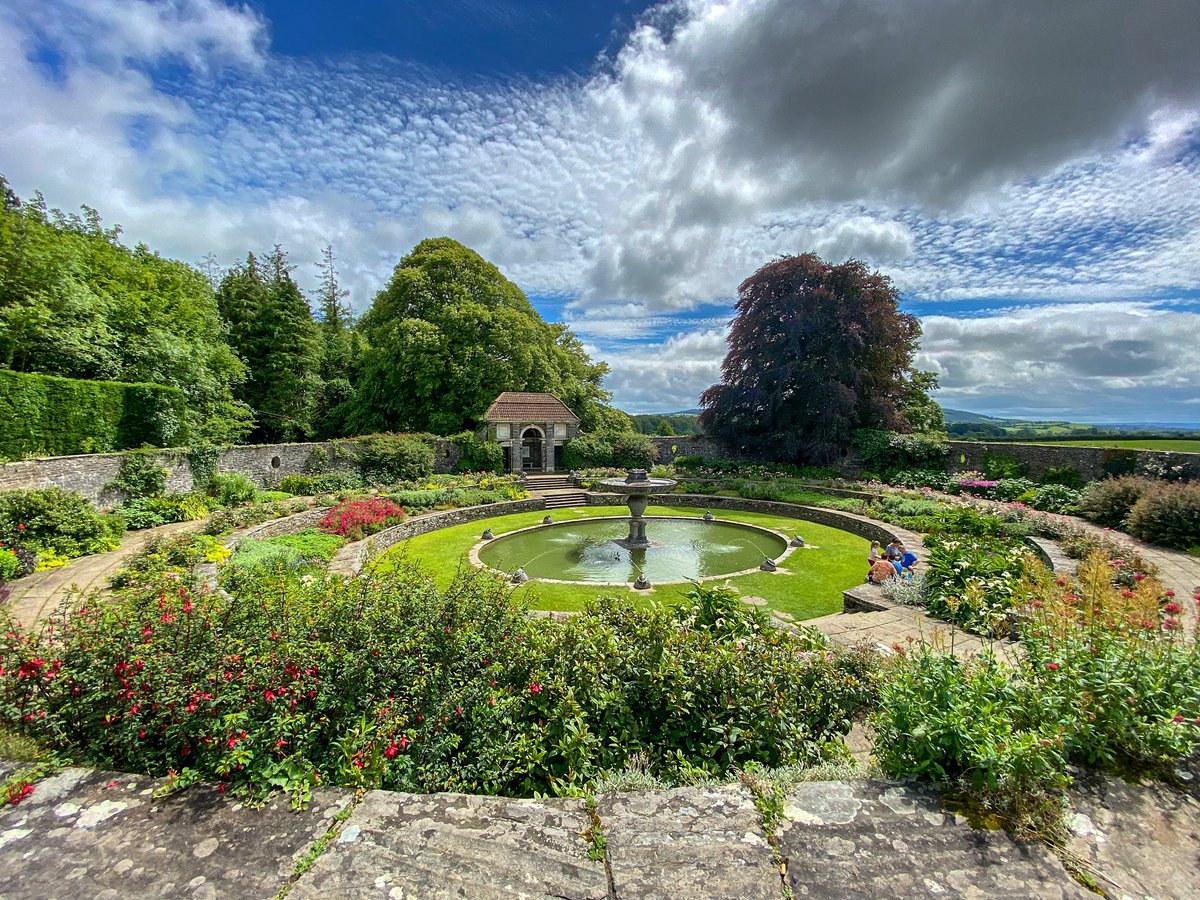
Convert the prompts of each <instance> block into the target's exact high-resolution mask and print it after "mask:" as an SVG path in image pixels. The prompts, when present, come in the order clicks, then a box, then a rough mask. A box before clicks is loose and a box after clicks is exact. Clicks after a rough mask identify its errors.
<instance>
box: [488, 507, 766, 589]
mask: <svg viewBox="0 0 1200 900" xmlns="http://www.w3.org/2000/svg"><path fill="white" fill-rule="evenodd" d="M628 532H629V520H628V519H625V518H620V519H584V520H582V521H579V522H564V523H562V524H560V525H545V526H542V527H539V528H530V529H527V530H524V531H517V532H514V533H513V534H510V535H507V536H502V537H499V538H496V540H494V541H491V542H489V543H487V544H485V545H484V546H483V547H482V548H480V550H479V559H480V561H481V562H482V563H483V564H484V565H487V566H490V567H491V568H493V569H498V570H500V571H501V572H513V571H514V570H516V569H517V568H522V569H524V570H525V574H527V575H528V576H529V577H530V578H551V579H555V580H558V581H586V582H594V583H595V582H631V581H634V580H635V579H636V578H637V576H638V573H639V572H644V573H645V575H646V577H647V578H649V579H650V581H651V582H653V583H655V584H663V583H665V582H669V581H683V580H685V579H688V578H708V577H710V576H713V575H727V574H729V573H731V572H741V571H743V570H745V569H754V568H757V566H758V564H759V563H761V562H762V561H763V557H765V556H769V557H771V558H772V559H775V558H777V557H779V556H780V555H782V554H783V552H784V550H785V549H786V548H787V541H785V540H784V539H783V538H782V537H780V536H779V535H777V534H775V533H774V532H771V531H767V530H766V529H762V528H755V527H754V526H751V525H738V524H735V523H732V522H705V521H703V520H700V519H668V518H657V517H650V518H648V519H647V520H646V533H647V535H648V536H649V538H650V540H651V541H652V542H653V546H651V547H648V548H646V549H638V550H627V549H626V548H624V547H622V546H621V545H620V544H619V543H618V541H619V540H621V539H622V538H624V537H626V535H627V534H628Z"/></svg>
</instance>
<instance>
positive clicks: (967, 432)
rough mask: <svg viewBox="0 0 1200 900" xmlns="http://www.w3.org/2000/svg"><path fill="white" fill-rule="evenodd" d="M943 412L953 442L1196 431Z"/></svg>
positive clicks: (1150, 435)
mask: <svg viewBox="0 0 1200 900" xmlns="http://www.w3.org/2000/svg"><path fill="white" fill-rule="evenodd" d="M942 412H943V413H944V414H945V416H946V433H947V434H949V435H950V437H951V438H952V439H955V438H957V439H963V438H966V439H968V440H1010V441H1037V440H1061V439H1063V438H1072V437H1079V438H1089V437H1104V436H1115V435H1125V436H1137V437H1143V438H1153V437H1156V436H1167V437H1178V436H1189V437H1190V436H1191V435H1192V434H1193V433H1194V432H1196V431H1197V426H1195V425H1180V424H1171V425H1166V424H1163V423H1153V422H1125V423H1119V424H1105V425H1086V424H1083V423H1080V422H1068V421H1065V420H1062V419H1017V418H1006V417H1002V416H988V415H984V414H983V413H974V412H969V411H968V410H965V409H947V408H945V407H943V408H942Z"/></svg>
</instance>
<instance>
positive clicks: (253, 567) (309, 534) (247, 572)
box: [221, 528, 346, 590]
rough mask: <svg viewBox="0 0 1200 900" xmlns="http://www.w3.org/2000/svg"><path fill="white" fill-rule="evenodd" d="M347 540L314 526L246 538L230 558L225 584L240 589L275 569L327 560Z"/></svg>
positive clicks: (224, 576)
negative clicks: (259, 537) (284, 532)
mask: <svg viewBox="0 0 1200 900" xmlns="http://www.w3.org/2000/svg"><path fill="white" fill-rule="evenodd" d="M345 543H346V539H345V538H343V537H340V536H338V535H336V534H325V533H323V532H320V531H317V530H315V529H311V528H308V529H304V530H303V531H298V532H296V533H295V534H282V535H278V536H276V537H270V538H263V539H262V540H258V539H255V538H247V539H245V540H243V541H241V542H239V543H238V545H237V549H236V550H235V551H234V553H233V555H232V556H231V557H230V558H229V564H228V566H227V567H226V568H225V569H224V570H223V572H222V574H221V579H222V584H223V586H224V587H225V588H226V590H237V589H238V588H239V587H240V586H243V585H246V584H247V583H248V582H249V581H250V580H252V579H255V578H259V577H262V576H263V575H264V574H266V573H267V572H269V571H270V570H273V569H278V568H280V567H283V566H288V567H292V568H299V567H303V566H314V565H315V564H320V563H326V562H328V561H329V560H331V559H333V557H334V554H336V553H337V552H338V550H340V549H341V548H342V547H343V546H344V545H345Z"/></svg>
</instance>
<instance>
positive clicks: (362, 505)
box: [318, 497, 405, 541]
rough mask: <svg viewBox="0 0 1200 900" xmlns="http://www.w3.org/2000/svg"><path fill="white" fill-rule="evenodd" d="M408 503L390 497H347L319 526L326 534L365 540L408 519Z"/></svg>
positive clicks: (352, 539)
mask: <svg viewBox="0 0 1200 900" xmlns="http://www.w3.org/2000/svg"><path fill="white" fill-rule="evenodd" d="M404 516H405V512H404V507H402V506H400V505H399V504H397V503H395V502H394V501H392V500H389V499H388V498H387V497H370V498H368V499H366V500H344V501H342V502H341V503H339V504H338V505H337V506H335V507H334V508H333V509H331V510H330V511H329V512H328V513H327V514H326V515H325V518H323V519H322V520H321V524H320V525H319V526H318V527H319V528H320V529H321V531H323V532H325V533H326V534H336V535H338V536H339V537H344V538H346V539H347V540H349V541H361V540H362V539H363V538H364V537H366V536H367V535H371V534H375V533H377V532H380V531H383V529H385V528H389V527H391V526H392V525H396V524H398V523H400V522H402V521H403V520H404Z"/></svg>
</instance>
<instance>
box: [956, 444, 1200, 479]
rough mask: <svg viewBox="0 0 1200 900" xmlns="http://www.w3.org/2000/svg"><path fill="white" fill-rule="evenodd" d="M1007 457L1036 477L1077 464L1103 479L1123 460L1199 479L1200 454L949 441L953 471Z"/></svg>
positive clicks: (1148, 470)
mask: <svg viewBox="0 0 1200 900" xmlns="http://www.w3.org/2000/svg"><path fill="white" fill-rule="evenodd" d="M985 455H991V456H1006V457H1010V458H1012V459H1016V460H1019V461H1020V462H1021V463H1022V464H1023V465H1024V466H1025V468H1026V474H1028V475H1029V476H1030V477H1031V478H1036V477H1037V476H1038V475H1040V474H1042V473H1043V472H1044V471H1046V469H1048V468H1051V467H1052V466H1074V467H1075V468H1076V469H1077V470H1078V471H1079V474H1080V475H1082V476H1083V477H1084V479H1085V480H1087V481H1096V480H1098V479H1101V478H1104V477H1105V476H1106V475H1108V474H1110V473H1111V472H1113V471H1114V469H1115V468H1117V467H1118V466H1119V465H1120V464H1121V463H1122V462H1125V461H1126V460H1128V461H1129V462H1132V464H1133V468H1134V471H1135V472H1137V473H1138V474H1142V475H1152V476H1156V477H1161V475H1162V473H1164V472H1168V471H1170V470H1172V469H1173V468H1174V467H1175V466H1180V467H1182V468H1181V469H1180V470H1179V472H1178V473H1177V474H1178V475H1179V476H1180V477H1184V478H1187V479H1189V480H1193V481H1195V480H1200V453H1173V452H1168V451H1163V450H1117V449H1113V448H1106V447H1068V446H1064V445H1062V444H1025V443H1020V444H1018V443H1008V442H995V443H992V442H985V441H950V454H949V458H948V465H949V470H950V471H951V472H968V471H983V457H984V456H985Z"/></svg>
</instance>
